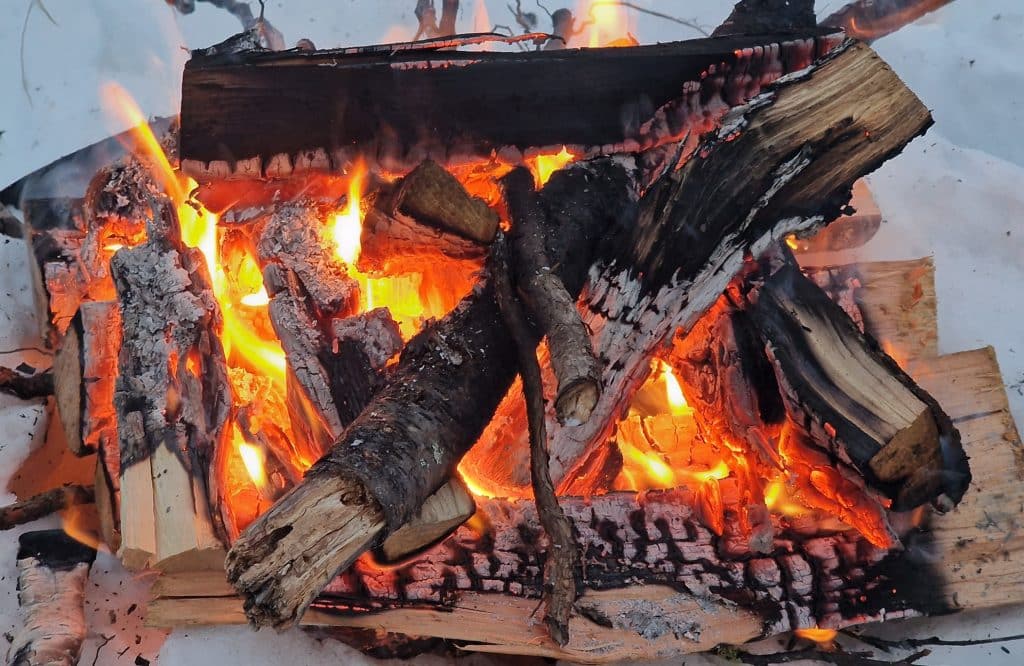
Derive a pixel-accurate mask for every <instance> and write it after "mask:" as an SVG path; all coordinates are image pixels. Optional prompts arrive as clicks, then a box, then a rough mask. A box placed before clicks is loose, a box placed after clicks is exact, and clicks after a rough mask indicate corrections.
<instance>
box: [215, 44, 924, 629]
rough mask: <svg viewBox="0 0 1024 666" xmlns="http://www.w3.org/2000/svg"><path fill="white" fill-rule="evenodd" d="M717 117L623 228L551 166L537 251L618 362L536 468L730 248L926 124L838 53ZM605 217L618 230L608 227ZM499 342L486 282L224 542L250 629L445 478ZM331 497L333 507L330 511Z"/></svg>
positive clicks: (585, 171)
mask: <svg viewBox="0 0 1024 666" xmlns="http://www.w3.org/2000/svg"><path fill="white" fill-rule="evenodd" d="M854 109H856V113H854ZM724 122H725V124H724V125H723V127H722V128H721V129H720V131H719V132H718V133H716V134H715V135H714V136H712V137H710V138H709V139H708V141H707V142H706V143H705V144H704V145H703V146H701V150H700V151H699V152H696V153H693V154H688V155H686V157H688V159H687V160H686V162H685V164H683V166H682V167H681V168H679V169H673V170H670V171H668V172H667V173H666V174H665V175H664V176H663V177H662V178H661V179H660V180H659V181H658V182H657V183H656V184H655V185H654V186H652V187H651V188H649V189H648V190H647V192H646V194H645V195H644V197H643V199H642V200H641V201H640V203H639V210H638V217H636V218H633V217H632V216H631V215H629V214H628V213H626V212H625V211H624V208H625V207H627V206H629V205H630V201H629V190H630V181H629V180H628V179H627V178H626V176H627V174H626V173H625V172H624V171H621V170H616V169H615V168H613V167H610V166H608V165H607V164H606V163H605V162H602V161H597V162H595V163H587V164H580V165H576V166H575V167H574V168H570V169H568V170H563V171H562V172H558V173H556V174H555V176H553V177H552V179H551V181H549V182H548V185H547V186H546V188H545V190H544V192H543V194H542V205H543V206H544V207H546V208H547V213H548V214H547V217H548V221H549V223H551V224H552V225H554V226H555V228H556V229H557V232H554V233H552V238H551V239H550V243H549V244H550V246H551V247H549V248H548V251H549V257H550V258H551V259H552V261H553V262H554V264H555V265H558V266H560V276H561V277H562V280H563V282H564V283H565V286H566V288H567V290H568V291H569V293H570V294H576V293H578V291H579V290H580V289H582V283H583V281H584V279H585V278H586V276H587V273H588V272H590V273H591V281H592V284H593V287H592V289H591V293H590V297H589V305H590V307H591V308H592V309H593V311H594V312H596V313H598V314H599V315H601V316H603V317H604V321H601V322H595V323H598V324H599V325H598V326H597V328H598V329H599V333H598V334H599V335H601V336H603V337H604V339H603V340H602V342H603V344H604V345H605V346H604V347H603V349H602V350H601V351H602V353H606V354H607V356H608V358H616V359H618V361H617V362H616V363H611V364H609V365H607V366H606V368H607V369H606V372H605V375H606V377H605V391H604V392H603V393H602V401H603V399H604V396H607V395H608V394H609V392H611V393H613V394H614V397H612V398H610V399H608V401H607V402H606V403H605V405H604V407H605V410H604V411H602V412H600V416H601V418H599V419H597V421H598V423H597V424H596V425H594V426H593V427H588V426H589V425H590V424H594V423H595V419H594V418H591V420H590V421H589V422H588V424H585V425H584V426H579V427H577V428H573V429H572V430H577V431H581V432H580V434H581V435H582V436H583V439H580V438H579V437H577V438H575V439H567V440H566V441H563V442H562V444H563V447H564V448H562V449H561V450H553V453H554V454H556V455H558V454H560V455H561V456H562V457H561V460H557V459H554V458H553V461H552V462H553V465H555V464H557V465H559V469H560V472H561V473H560V475H559V476H561V477H562V478H563V479H564V478H565V477H566V476H567V475H568V472H569V470H570V468H571V466H572V465H574V464H575V463H576V462H578V461H580V460H581V459H585V458H586V456H587V455H589V454H590V453H591V451H592V450H593V449H594V448H596V447H597V446H599V445H600V444H603V443H604V441H605V440H606V437H605V436H604V435H605V434H606V433H607V431H608V428H610V426H611V425H612V424H613V423H614V418H615V416H616V415H618V414H619V413H621V410H620V409H619V407H621V403H620V401H621V402H625V401H628V400H629V398H630V396H631V394H632V392H633V389H634V388H635V386H636V385H638V383H639V382H640V381H641V380H642V378H643V377H644V376H645V375H646V369H647V366H648V364H649V359H650V357H651V354H652V352H653V350H654V349H655V348H656V347H657V346H658V345H660V344H661V343H662V341H663V340H664V339H665V338H666V336H668V335H669V334H670V333H671V332H672V331H674V330H675V329H677V328H678V327H680V326H684V327H687V328H688V327H689V326H691V325H692V324H693V322H694V321H696V319H697V318H698V317H699V316H700V315H701V314H702V313H703V312H704V310H706V309H707V308H708V307H709V306H710V304H711V303H712V302H713V301H714V299H715V298H717V296H718V295H719V294H720V293H721V292H722V291H723V290H724V288H725V286H726V285H727V284H728V282H729V280H730V279H731V278H732V276H733V275H734V274H735V273H736V272H738V271H739V270H740V268H741V267H742V262H743V257H744V255H746V254H748V253H752V254H755V255H758V254H761V253H762V252H763V251H764V250H765V249H767V248H768V247H770V246H771V245H772V244H774V243H775V242H776V241H777V240H778V239H780V238H781V237H783V236H784V235H785V234H788V233H791V232H796V231H804V230H809V229H812V228H814V227H817V226H820V225H821V224H823V223H824V222H825V221H826V220H829V219H832V218H833V217H834V216H835V215H836V214H837V213H838V210H839V208H840V207H841V206H842V205H844V204H845V202H846V201H848V200H849V196H850V187H851V186H852V184H853V182H854V180H856V178H858V177H860V176H862V175H863V174H864V173H866V172H868V171H870V170H872V169H874V168H876V167H877V166H878V165H879V164H881V163H882V162H884V161H885V159H887V158H888V157H890V156H891V155H893V154H895V153H897V152H898V151H899V150H900V149H901V148H902V147H903V145H905V144H906V143H907V142H908V141H910V140H911V139H912V138H914V137H915V136H917V135H918V134H920V133H921V132H923V131H924V130H925V129H926V128H927V127H928V125H929V124H930V122H931V118H930V116H929V114H928V112H927V109H925V108H924V106H923V105H922V104H921V103H920V101H919V100H918V99H917V98H916V97H914V95H913V94H912V93H911V92H910V91H909V90H908V89H907V88H906V87H905V86H904V85H903V84H902V83H901V82H900V81H899V80H898V79H897V78H896V77H895V76H894V75H893V73H892V71H891V70H890V69H889V68H888V67H887V66H886V65H885V64H884V63H883V62H882V61H881V60H880V59H879V58H878V57H877V56H876V55H874V53H872V52H871V51H870V49H867V48H866V47H862V46H858V45H847V46H845V47H844V48H843V49H842V50H841V51H840V52H838V53H834V54H831V55H830V57H828V58H826V59H825V60H824V61H823V62H822V63H820V64H819V65H818V66H816V67H814V68H811V69H809V70H807V71H805V72H803V73H802V74H801V75H800V76H799V77H795V78H793V77H791V78H789V79H787V80H786V81H785V82H782V83H780V84H779V85H778V86H775V87H774V88H773V89H772V90H771V91H770V92H768V93H766V94H764V95H762V96H760V97H758V98H757V99H756V100H754V101H753V102H752V103H750V104H748V105H745V106H743V107H741V108H738V109H736V110H734V111H733V112H731V113H730V114H728V115H727V116H726V117H725V121H724ZM630 175H632V174H630ZM623 181H625V182H623ZM633 185H634V186H635V181H633ZM632 219H635V220H636V222H635V223H633V224H630V223H629V222H630V220H632ZM619 222H622V223H623V224H622V227H621V230H620V231H618V233H612V234H609V233H608V232H609V231H610V230H616V229H618V228H619V227H618V223H619ZM608 236H610V239H609V238H608ZM595 237H598V238H600V237H605V238H604V240H606V241H608V240H610V241H611V242H610V243H609V245H608V246H607V247H608V248H609V249H607V250H606V252H607V254H606V255H605V257H606V260H605V261H604V262H602V263H599V264H598V265H597V266H594V269H593V271H591V267H592V265H593V264H594V257H595V256H598V255H595V254H592V252H596V251H597V248H596V246H595V245H592V243H593V242H594V241H593V240H592V239H594V238H595ZM682 248H686V252H682V251H681V249H682ZM570 249H571V253H570V252H569V250H570ZM501 331H502V328H501V322H500V316H499V313H498V311H497V308H496V305H495V303H494V300H493V292H492V291H491V288H490V287H489V286H488V285H487V284H485V285H483V286H481V287H480V288H479V289H478V290H477V291H476V292H475V293H474V294H473V295H472V296H471V297H469V298H467V299H466V300H464V301H463V302H462V304H461V305H460V306H459V307H458V308H456V310H455V311H454V312H452V313H451V314H450V315H449V316H448V317H446V318H445V319H444V320H442V321H441V322H439V323H437V324H435V325H433V326H430V327H428V328H427V329H425V330H424V331H423V332H421V333H420V334H419V335H418V336H417V337H416V338H414V339H413V340H412V341H411V342H410V344H409V345H408V346H407V349H406V351H405V353H404V354H403V357H402V359H401V361H400V362H399V364H398V366H397V368H396V372H395V374H394V376H393V377H394V379H393V383H392V384H391V385H389V386H388V387H387V388H386V389H384V390H383V391H382V392H381V393H380V394H378V396H377V397H376V398H375V400H374V401H373V403H371V405H370V406H368V408H367V409H366V410H364V411H363V413H362V414H361V415H360V417H359V418H358V419H356V421H355V422H353V424H352V425H351V426H350V427H349V428H348V429H347V430H346V432H345V435H344V437H342V438H341V439H340V440H339V442H338V443H337V444H336V446H335V447H334V449H332V451H331V452H330V453H329V454H328V455H327V456H325V457H324V458H323V459H322V460H321V461H319V462H318V463H317V464H316V465H314V466H313V467H312V468H311V469H310V471H309V473H308V474H307V477H306V479H305V481H304V482H303V484H302V485H300V486H297V487H296V488H295V489H294V490H293V491H292V492H291V493H289V495H287V496H286V497H285V498H283V499H282V501H281V502H279V503H278V504H277V505H276V506H275V507H274V508H272V509H271V510H270V511H269V512H268V513H266V514H264V515H263V516H262V517H261V518H260V519H259V520H257V521H256V522H255V523H253V525H252V526H250V528H249V529H248V530H247V531H246V532H245V533H244V534H243V535H242V536H241V537H240V538H239V540H238V541H237V542H236V543H235V545H234V547H233V548H232V550H231V552H230V553H229V556H228V575H229V580H230V581H231V582H232V583H233V584H234V585H235V587H236V589H238V590H239V591H240V592H241V593H243V594H244V595H245V597H246V611H247V615H248V616H249V618H250V620H252V621H253V622H254V623H256V624H274V625H276V626H285V625H288V624H290V623H292V622H294V621H295V619H296V618H297V617H298V616H300V615H301V614H302V612H303V611H304V610H305V609H306V608H307V607H308V605H309V603H310V602H311V601H312V599H313V597H314V596H315V594H316V591H317V590H318V589H319V588H320V587H322V586H323V585H325V584H326V583H327V581H328V580H329V577H330V574H331V573H333V572H335V571H338V570H340V569H343V568H345V567H346V566H347V565H348V564H350V563H351V562H352V560H354V559H355V557H356V556H357V555H358V554H359V553H360V552H363V551H364V550H366V548H367V547H368V546H369V545H370V544H372V543H373V541H374V540H375V538H376V533H377V532H378V531H379V530H381V529H385V532H387V531H393V530H395V529H397V528H398V527H400V526H401V525H402V524H403V523H404V522H405V521H406V520H408V518H409V517H410V515H411V514H412V512H413V511H414V510H415V508H416V507H417V506H418V504H419V503H420V502H422V501H423V500H424V499H425V498H426V497H427V496H428V495H429V494H430V493H431V492H432V491H434V490H436V489H437V488H438V487H440V485H441V484H442V483H443V482H444V481H445V479H446V478H447V477H448V476H449V475H450V474H452V473H453V471H454V466H455V465H456V463H457V462H458V460H459V459H460V458H461V457H462V455H464V453H465V452H466V450H467V449H468V448H469V447H470V446H471V445H472V443H473V441H474V440H475V439H476V438H477V437H478V436H479V434H480V432H481V430H482V429H483V426H484V425H485V424H486V423H487V421H488V420H489V419H490V418H491V415H492V414H493V413H494V409H495V407H496V406H497V404H498V401H499V400H500V398H501V396H502V395H504V393H505V392H506V391H507V389H508V386H509V384H510V383H511V380H512V376H513V374H514V370H515V359H514V357H513V355H512V353H511V350H510V349H508V345H507V344H505V342H504V339H505V336H504V335H501ZM640 366H643V367H644V369H643V371H640V370H638V369H639V368H640ZM561 430H562V432H563V433H565V432H566V431H568V430H570V429H569V428H562V429H561ZM567 442H568V444H567ZM553 469H554V467H553ZM339 496H341V497H345V498H346V499H345V500H344V501H343V503H342V505H341V506H338V502H337V498H338V497H339ZM321 503H327V504H328V506H327V507H325V510H330V511H332V512H335V513H332V515H333V518H332V519H331V520H324V521H312V520H307V519H306V518H304V517H308V516H309V515H310V514H312V513H316V511H317V508H316V507H319V505H320V504H321ZM296 521H298V522H296ZM338 521H340V522H338ZM339 525H342V527H341V528H340V529H339V528H338V527H337V526H339Z"/></svg>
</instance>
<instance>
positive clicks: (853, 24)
mask: <svg viewBox="0 0 1024 666" xmlns="http://www.w3.org/2000/svg"><path fill="white" fill-rule="evenodd" d="M952 1H953V0H857V1H856V2H851V3H850V4H848V5H846V6H845V7H842V8H841V9H839V10H838V11H836V12H834V13H833V14H831V15H830V16H829V17H828V18H826V19H825V20H823V21H822V22H821V25H823V26H831V27H835V28H842V29H843V30H844V31H845V32H846V34H848V35H849V36H851V37H853V38H854V39H860V40H862V41H866V42H872V41H874V40H876V39H878V38H880V37H885V36H886V35H888V34H889V33H892V32H896V31H897V30H899V29H900V28H902V27H903V26H905V25H908V24H910V23H913V22H914V21H916V20H917V19H919V18H921V17H922V16H924V15H925V14H928V13H930V12H933V11H935V10H937V9H940V8H942V7H945V6H946V5H948V4H949V3H950V2H952Z"/></svg>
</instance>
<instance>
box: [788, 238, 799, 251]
mask: <svg viewBox="0 0 1024 666" xmlns="http://www.w3.org/2000/svg"><path fill="white" fill-rule="evenodd" d="M786 245H788V246H789V249H791V250H799V249H800V243H798V242H797V240H796V234H790V235H788V236H786Z"/></svg>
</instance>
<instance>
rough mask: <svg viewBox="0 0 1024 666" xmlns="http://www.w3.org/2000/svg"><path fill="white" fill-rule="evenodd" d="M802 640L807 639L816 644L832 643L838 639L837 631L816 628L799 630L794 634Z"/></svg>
mask: <svg viewBox="0 0 1024 666" xmlns="http://www.w3.org/2000/svg"><path fill="white" fill-rule="evenodd" d="M794 633H795V634H796V635H797V636H799V637H800V638H806V639H807V640H809V641H814V642H815V643H831V642H832V641H834V640H835V638H836V635H837V634H836V630H835V629H819V628H818V627H814V628H812V629H797V630H796V631H795V632H794Z"/></svg>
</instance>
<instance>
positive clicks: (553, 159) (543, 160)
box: [526, 146, 576, 188]
mask: <svg viewBox="0 0 1024 666" xmlns="http://www.w3.org/2000/svg"><path fill="white" fill-rule="evenodd" d="M575 159H576V156H575V155H573V154H572V153H570V152H569V150H568V149H567V148H566V147H565V146H562V149H561V150H560V151H558V152H557V153H553V154H551V153H548V154H542V155H537V156H536V157H533V158H531V159H528V160H527V161H526V164H527V166H528V167H529V169H530V171H531V172H532V173H533V178H534V180H535V181H536V182H537V187H538V188H541V187H543V186H544V184H545V183H547V182H548V180H549V179H550V178H551V174H553V173H554V172H556V171H558V170H559V169H562V168H564V167H565V166H566V165H567V164H570V163H571V162H572V161H573V160H575Z"/></svg>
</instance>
